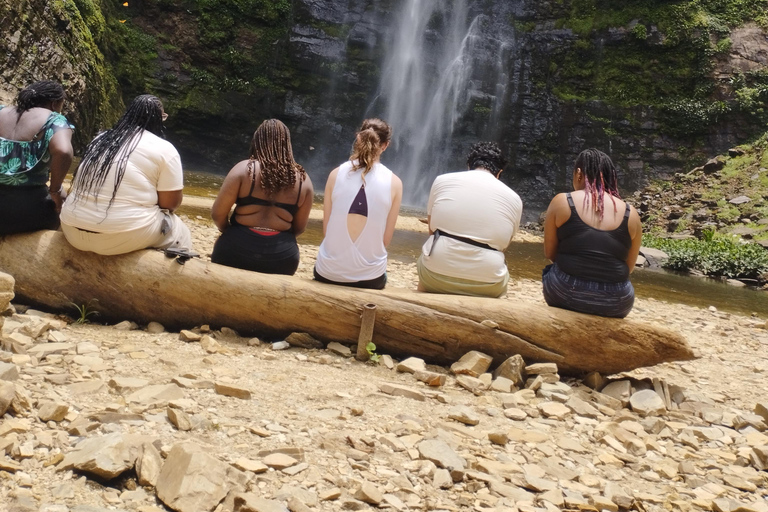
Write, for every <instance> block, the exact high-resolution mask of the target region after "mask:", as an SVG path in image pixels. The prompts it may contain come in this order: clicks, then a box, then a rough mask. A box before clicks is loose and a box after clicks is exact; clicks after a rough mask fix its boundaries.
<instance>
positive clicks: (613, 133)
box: [0, 0, 768, 215]
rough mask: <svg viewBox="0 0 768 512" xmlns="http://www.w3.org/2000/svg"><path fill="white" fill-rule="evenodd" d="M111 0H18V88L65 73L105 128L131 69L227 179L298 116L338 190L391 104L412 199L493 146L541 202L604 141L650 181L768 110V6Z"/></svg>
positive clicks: (314, 158) (310, 158)
mask: <svg viewBox="0 0 768 512" xmlns="http://www.w3.org/2000/svg"><path fill="white" fill-rule="evenodd" d="M92 1H94V0H77V1H75V0H56V1H54V2H42V1H40V0H23V1H22V2H21V3H17V2H11V0H0V9H2V10H0V15H2V16H1V17H0V18H2V19H8V20H10V21H8V22H6V24H5V26H6V27H7V26H11V27H12V30H11V31H10V32H9V33H11V34H14V35H13V36H12V37H11V38H9V39H7V40H5V41H3V42H2V43H0V45H5V46H4V47H2V50H4V51H5V54H6V55H9V56H11V58H9V60H8V62H7V63H6V65H4V66H2V69H1V70H0V73H2V75H0V89H6V90H9V89H10V88H11V86H14V87H18V86H20V85H23V84H24V83H25V82H27V81H29V80H30V79H31V78H32V77H35V78H37V77H39V76H40V75H41V74H46V73H47V75H46V76H50V74H51V73H53V76H54V77H61V78H62V80H65V81H69V82H71V87H70V89H71V91H73V92H72V94H73V96H75V97H76V103H77V105H78V111H77V114H76V116H80V118H81V119H82V121H81V122H83V123H85V124H86V126H88V127H90V126H93V125H95V124H98V122H99V120H100V119H104V118H106V117H108V113H109V112H110V111H111V110H112V109H114V104H115V100H116V94H115V93H114V81H113V80H112V78H111V74H112V73H114V75H116V76H117V79H118V81H119V83H120V85H121V87H122V92H123V94H124V95H125V96H126V97H130V96H132V95H134V94H137V93H141V92H153V93H155V94H158V95H159V96H160V97H162V98H163V100H164V101H165V103H166V106H167V110H168V111H169V113H170V114H171V118H170V119H169V122H168V128H169V138H170V139H171V140H172V141H173V142H174V143H175V144H176V145H177V146H178V147H179V149H180V150H181V152H182V156H183V158H184V161H185V164H186V165H187V167H189V168H193V169H199V170H206V171H212V172H220V173H223V172H226V171H227V170H228V169H229V168H230V167H231V166H232V165H233V164H234V163H235V162H236V161H238V160H239V159H241V158H244V157H246V156H247V155H246V153H247V148H248V145H249V141H250V137H251V135H252V133H253V131H254V130H255V128H256V127H257V126H258V124H259V123H260V122H261V121H262V120H263V119H265V118H268V117H279V118H281V119H282V120H284V121H285V122H286V123H287V124H288V125H289V127H290V128H291V131H292V134H293V138H294V140H293V142H294V150H295V153H296V155H297V159H298V160H299V161H300V162H301V163H302V164H304V165H305V167H307V169H308V170H309V171H310V172H311V174H312V176H313V178H314V179H315V181H316V182H317V188H320V187H321V184H322V181H323V179H324V178H325V176H326V175H327V174H328V172H329V171H330V170H331V169H332V168H333V167H334V166H336V165H338V164H339V163H340V162H342V161H343V160H344V159H345V158H346V157H347V156H348V152H349V148H350V146H351V143H352V141H353V139H354V132H355V129H356V128H357V126H358V125H359V123H360V121H361V120H362V119H364V118H365V117H370V116H381V117H383V118H385V119H386V120H388V121H390V122H391V123H392V124H393V126H394V129H395V140H394V141H393V144H392V146H391V147H390V149H389V150H388V152H387V153H385V155H384V157H383V160H384V162H385V163H386V164H388V165H389V166H390V167H391V168H392V169H393V170H395V171H396V172H397V173H398V174H400V175H401V176H402V177H403V178H404V181H405V183H406V188H407V192H406V202H407V203H410V204H412V205H415V206H423V205H424V203H425V199H426V193H427V191H428V189H429V185H430V183H431V181H432V179H433V177H434V176H435V175H436V174H439V173H441V172H446V171H452V170H459V169H461V168H462V167H463V166H464V164H463V160H464V154H465V153H466V151H467V149H468V147H469V145H470V144H471V143H472V142H474V141H477V140H482V139H490V140H497V141H499V142H500V143H501V144H502V146H503V147H504V149H505V150H506V152H507V154H508V155H509V159H510V164H509V166H508V167H507V172H506V173H505V175H504V179H505V180H506V181H507V182H509V183H510V184H511V185H512V186H513V187H514V188H516V189H517V190H518V192H520V193H521V195H522V196H523V197H524V199H525V200H526V206H527V210H528V212H529V213H530V214H531V215H535V214H536V212H537V210H538V211H540V210H541V209H543V208H544V207H545V206H546V204H547V202H548V201H549V199H550V198H551V197H552V195H553V194H554V193H556V192H558V191H561V190H563V189H565V188H567V186H568V184H569V182H570V171H571V165H572V162H573V160H574V158H575V156H576V155H577V154H578V153H579V151H581V150H582V149H584V148H585V147H598V148H601V149H603V150H605V151H606V152H608V153H609V154H610V155H611V156H612V157H613V158H614V161H615V162H616V163H617V164H618V166H619V168H620V171H621V174H622V185H623V187H624V188H625V189H627V190H633V189H636V188H638V187H640V186H641V185H643V184H644V183H645V182H647V181H648V180H649V179H651V178H654V177H666V176H669V175H671V174H673V173H674V172H677V171H679V170H681V169H682V168H685V167H687V166H689V162H693V161H695V162H698V161H699V160H701V158H703V157H706V156H711V155H712V154H716V153H719V152H721V151H723V150H725V149H727V148H728V147H729V146H731V145H734V144H736V143H739V142H743V141H746V140H748V139H749V138H750V137H752V136H753V135H754V134H756V133H759V132H760V131H761V130H760V128H761V125H762V124H764V123H765V122H766V121H768V113H767V112H766V111H765V101H766V99H768V39H767V38H766V31H765V29H764V28H762V27H765V25H766V20H765V19H764V18H765V14H760V13H761V12H762V13H764V12H765V7H766V6H765V5H763V4H765V3H766V0H745V1H744V2H739V3H738V6H736V2H727V1H726V2H722V1H720V2H709V1H707V0H703V1H702V2H699V3H697V4H696V5H695V6H694V5H693V4H691V5H688V4H685V5H683V4H680V5H677V4H675V5H671V4H670V2H661V1H660V2H656V3H654V2H650V3H649V2H646V3H645V4H643V5H644V6H645V7H643V8H642V9H641V8H639V7H633V6H624V5H621V6H618V5H613V4H610V5H604V4H605V2H601V1H600V0H566V1H562V0H559V1H555V0H552V1H533V0H504V1H500V0H499V1H491V2H489V1H487V0H455V1H453V2H441V1H438V0H421V1H416V0H333V1H328V0H293V1H292V2H289V1H288V0H276V1H266V0H242V1H238V2H234V1H231V0H205V1H202V0H134V1H132V2H130V4H129V6H125V7H119V6H118V7H114V6H113V7H111V8H109V9H108V8H106V7H104V5H106V4H102V5H101V6H99V5H98V4H92V3H91V2H92ZM598 4H599V5H598ZM656 4H658V5H656ZM709 4H712V6H711V7H709ZM732 4H733V5H732ZM115 5H116V4H115ZM62 6H63V7H62ZM89 6H90V7H89ZM736 7H738V9H737V8H736ZM90 8H93V9H91V11H89V9H90ZM115 9H117V10H115ZM121 9H122V10H121ZM696 9H698V10H696ZM96 11H98V12H96ZM88 12H91V13H92V14H91V15H88V14H87V13H88ZM83 13H86V14H83ZM93 13H95V14H93ZM103 13H106V14H103ZM51 14H52V15H51ZM102 15H103V16H104V17H105V18H106V22H105V23H102V24H99V23H96V22H94V21H93V20H94V19H96V20H98V16H102ZM22 18H23V19H29V20H30V21H29V22H26V21H25V22H22V21H20V20H21V19H22ZM38 18H39V19H40V20H41V21H36V20H37V19H38ZM121 18H123V19H126V20H127V22H126V23H125V24H124V25H117V26H115V25H114V24H115V23H116V21H115V20H119V19H121ZM88 19H91V22H90V23H86V21H87V20H88ZM750 19H754V20H755V21H756V22H755V23H749V22H748V21H749V20H750ZM42 20H45V21H42ZM110 20H111V21H112V22H113V23H112V25H110ZM702 20H703V21H702ZM100 26H103V27H105V28H103V30H102V32H103V34H102V35H99V34H100V33H99V27H100ZM110 27H111V28H110ZM118 29H119V30H118ZM89 31H90V32H89ZM89 35H90V39H89V37H88V36H89ZM41 41H42V43H41ZM64 41H69V43H67V42H64ZM68 44H72V45H74V46H72V45H70V46H67V45H68ZM25 48H40V49H41V52H40V54H39V55H36V54H32V53H31V52H25V51H24V49H25ZM99 48H100V49H101V52H102V53H104V54H105V55H106V56H107V57H106V61H107V64H106V65H101V63H102V58H101V53H100V52H99ZM115 48H117V49H115ZM40 55H44V57H41V56H40ZM92 84H93V89H91V85H92ZM77 91H82V92H77Z"/></svg>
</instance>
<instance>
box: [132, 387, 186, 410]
mask: <svg viewBox="0 0 768 512" xmlns="http://www.w3.org/2000/svg"><path fill="white" fill-rule="evenodd" d="M179 398H184V390H182V389H181V388H180V387H179V386H177V385H176V384H158V385H154V386H147V387H145V388H142V389H139V390H138V391H135V392H133V393H131V394H130V395H128V396H127V397H125V400H126V401H127V402H136V403H140V404H145V405H156V404H166V403H168V402H169V401H171V400H177V399H179Z"/></svg>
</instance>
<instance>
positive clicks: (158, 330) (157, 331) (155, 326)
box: [147, 322, 165, 334]
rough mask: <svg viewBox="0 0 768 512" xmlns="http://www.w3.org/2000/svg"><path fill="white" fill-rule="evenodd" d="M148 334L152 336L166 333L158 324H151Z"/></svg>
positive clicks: (161, 325) (148, 326)
mask: <svg viewBox="0 0 768 512" xmlns="http://www.w3.org/2000/svg"><path fill="white" fill-rule="evenodd" d="M147 332H148V333H150V334H161V333H164V332H165V327H164V326H163V324H161V323H158V322H149V323H148V324H147Z"/></svg>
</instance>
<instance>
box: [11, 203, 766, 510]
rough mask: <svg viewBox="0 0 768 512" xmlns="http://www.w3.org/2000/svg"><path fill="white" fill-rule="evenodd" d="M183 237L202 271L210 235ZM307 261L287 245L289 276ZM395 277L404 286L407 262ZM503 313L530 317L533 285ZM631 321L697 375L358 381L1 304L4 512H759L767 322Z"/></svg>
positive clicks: (241, 351)
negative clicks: (667, 335)
mask: <svg viewBox="0 0 768 512" xmlns="http://www.w3.org/2000/svg"><path fill="white" fill-rule="evenodd" d="M189 222H190V223H191V224H192V225H193V231H194V236H195V238H196V240H199V241H201V244H200V246H199V247H198V249H199V250H200V251H201V252H202V253H203V254H204V255H205V254H208V253H210V247H211V245H212V243H213V240H214V239H215V234H216V233H215V230H214V229H213V228H212V227H211V225H210V224H209V223H208V222H207V221H205V220H204V219H195V218H194V217H193V218H191V219H189ZM413 227H414V229H417V228H418V224H413ZM315 252H316V249H315V248H313V247H308V246H302V265H301V267H300V270H299V275H300V276H302V277H306V278H308V277H309V275H310V272H311V268H312V267H311V262H313V261H314V253H315ZM389 273H390V286H398V287H408V288H412V287H414V286H415V283H416V273H415V267H414V265H412V264H403V263H398V262H391V263H390V268H389ZM1 284H2V280H1V279H0V285H1ZM2 291H3V290H0V300H1V299H2V297H3V295H2V293H1V292H2ZM502 300H510V301H520V300H524V301H532V302H542V301H543V299H542V298H541V292H540V287H539V284H538V283H536V282H533V281H514V282H512V283H511V284H510V288H509V295H508V297H507V298H506V299H502ZM1 306H2V305H1V304H0V309H1ZM631 316H632V318H634V319H638V320H645V321H647V322H649V323H654V324H657V325H663V326H666V327H670V328H672V329H674V330H677V331H679V332H682V333H683V334H684V335H685V336H686V337H687V339H688V341H689V343H690V344H691V345H692V346H693V347H694V348H695V349H696V351H697V352H698V354H699V355H700V357H699V359H697V360H695V361H690V362H685V363H665V364H662V365H659V366H656V367H653V368H646V369H641V370H636V371H634V372H631V373H628V374H622V375H614V376H607V377H608V379H607V380H608V381H610V383H609V384H607V386H606V378H605V377H603V376H598V375H590V376H589V377H588V378H585V379H583V380H577V379H571V378H565V377H560V376H559V375H558V374H557V373H556V371H557V370H556V368H555V367H553V366H552V365H533V366H529V367H527V368H526V365H525V363H524V362H522V361H521V360H520V359H519V358H512V359H511V360H509V361H508V362H506V363H505V364H503V365H502V366H501V368H500V370H498V371H497V372H496V373H495V375H494V374H491V373H487V372H488V370H489V367H488V363H489V362H488V361H487V360H486V358H484V357H483V356H482V355H481V354H470V355H469V356H468V357H467V360H466V361H464V362H462V363H460V364H457V365H454V367H453V368H452V369H448V368H443V367H434V366H425V365H424V364H423V362H421V361H418V360H408V361H403V362H400V363H399V364H398V363H397V362H393V361H391V359H390V358H389V357H387V356H386V355H385V354H382V355H381V357H380V359H379V361H378V364H371V363H361V362H357V361H355V360H354V359H353V358H351V357H350V354H349V351H348V349H346V348H345V347H343V346H337V345H332V346H328V347H327V348H300V347H297V346H295V345H304V346H312V345H314V343H313V341H312V340H309V339H307V338H306V337H301V336H293V337H289V342H293V343H294V346H291V347H290V348H287V349H282V350H275V349H276V348H279V347H280V345H274V346H273V345H271V344H269V343H265V342H261V341H259V340H258V339H246V338H241V337H239V336H238V335H237V334H236V333H234V332H233V331H231V330H228V329H222V331H215V332H210V330H209V329H208V328H207V327H206V326H192V325H190V326H188V327H189V331H184V332H182V333H175V332H165V330H164V329H163V328H162V326H160V325H158V324H150V325H148V326H136V325H134V324H131V323H130V322H123V323H121V324H118V325H116V326H102V325H97V323H96V322H98V317H93V316H92V317H90V319H91V320H92V321H93V322H94V323H91V324H77V323H74V321H73V319H68V318H64V317H57V316H53V315H51V314H46V313H41V312H38V311H34V310H26V309H25V308H24V307H23V306H22V305H16V312H15V313H14V312H13V309H10V310H8V311H6V316H5V322H4V325H3V326H2V336H1V338H0V339H1V340H2V348H3V351H0V413H3V414H4V416H2V420H0V510H9V511H39V512H68V511H71V512H101V511H106V510H123V511H129V510H136V511H139V512H155V511H158V510H167V509H172V510H177V511H179V512H200V511H211V510H218V511H228V510H238V511H241V512H248V511H259V512H271V511H283V510H286V507H287V508H288V509H290V510H291V511H293V512H299V511H305V510H360V509H368V508H371V507H373V508H376V507H378V508H386V509H394V510H445V511H454V510H476V511H478V512H486V511H487V512H491V511H494V510H498V511H502V510H504V511H506V510H509V511H514V510H519V511H521V512H523V511H525V512H527V511H534V510H540V511H549V510H552V511H554V510H566V509H567V510H610V511H616V510H638V511H662V510H670V511H674V510H680V511H683V512H688V511H696V510H715V511H721V512H733V511H737V510H738V511H744V512H747V511H759V512H768V501H767V500H768V472H767V471H766V469H768V433H766V432H765V431H766V423H767V422H768V403H766V389H767V388H768V386H767V385H768V350H767V349H768V330H766V329H765V319H759V318H752V317H743V316H736V315H730V314H726V313H721V312H718V311H716V310H714V309H713V308H710V310H702V309H697V308H693V307H687V306H682V305H670V304H666V303H662V302H658V301H654V300H638V301H637V304H636V308H635V309H634V311H633V312H632V313H631ZM0 318H1V317H0ZM599 341H600V340H596V343H599ZM495 363H497V364H498V363H499V361H496V362H495ZM491 369H493V367H491ZM591 388H596V389H598V390H601V391H602V392H597V391H595V390H594V389H591ZM655 390H658V392H657V391H655Z"/></svg>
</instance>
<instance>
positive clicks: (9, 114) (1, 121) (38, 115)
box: [0, 107, 51, 142]
mask: <svg viewBox="0 0 768 512" xmlns="http://www.w3.org/2000/svg"><path fill="white" fill-rule="evenodd" d="M50 115H51V111H50V110H48V109H47V108H40V107H36V108H32V109H29V110H27V111H26V112H24V113H23V114H21V118H19V115H18V113H17V111H16V107H6V108H4V109H2V110H0V137H2V138H4V139H8V140H14V141H20V142H21V141H25V142H26V141H32V140H35V137H37V138H40V137H42V136H43V134H42V133H40V128H42V127H43V125H44V124H45V122H46V121H47V120H48V117H50Z"/></svg>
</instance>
